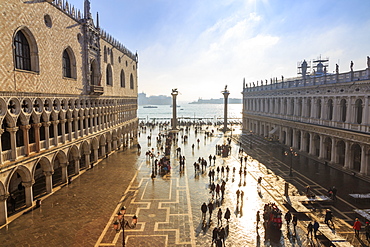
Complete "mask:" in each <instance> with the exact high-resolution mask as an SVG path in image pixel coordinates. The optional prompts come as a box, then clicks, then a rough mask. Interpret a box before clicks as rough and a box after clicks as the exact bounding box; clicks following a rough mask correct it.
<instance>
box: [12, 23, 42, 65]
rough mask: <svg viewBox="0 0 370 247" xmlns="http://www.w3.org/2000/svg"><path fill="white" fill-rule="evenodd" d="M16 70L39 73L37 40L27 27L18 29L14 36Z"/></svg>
mask: <svg viewBox="0 0 370 247" xmlns="http://www.w3.org/2000/svg"><path fill="white" fill-rule="evenodd" d="M13 47H14V49H13V50H14V53H13V54H14V68H16V69H20V70H28V71H35V72H39V55H38V48H37V43H36V39H35V37H34V36H33V34H32V32H31V31H30V30H29V29H28V28H27V27H25V26H22V27H20V28H18V29H17V30H16V31H15V33H14V36H13Z"/></svg>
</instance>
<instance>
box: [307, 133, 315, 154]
mask: <svg viewBox="0 0 370 247" xmlns="http://www.w3.org/2000/svg"><path fill="white" fill-rule="evenodd" d="M308 134H309V135H310V150H309V151H308V153H309V154H310V155H315V141H314V139H313V137H314V136H315V135H314V133H308Z"/></svg>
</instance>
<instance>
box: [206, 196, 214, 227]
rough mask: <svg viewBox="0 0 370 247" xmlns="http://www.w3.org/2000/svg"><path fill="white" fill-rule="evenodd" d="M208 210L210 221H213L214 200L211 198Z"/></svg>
mask: <svg viewBox="0 0 370 247" xmlns="http://www.w3.org/2000/svg"><path fill="white" fill-rule="evenodd" d="M207 206H208V212H209V221H210V222H211V221H212V212H213V207H214V205H213V201H212V200H210V201H209V203H208V205H207Z"/></svg>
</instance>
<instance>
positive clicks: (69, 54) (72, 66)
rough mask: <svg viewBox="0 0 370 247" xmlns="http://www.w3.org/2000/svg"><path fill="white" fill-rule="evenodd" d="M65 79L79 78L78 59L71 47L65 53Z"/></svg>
mask: <svg viewBox="0 0 370 247" xmlns="http://www.w3.org/2000/svg"><path fill="white" fill-rule="evenodd" d="M62 63H63V77H66V78H77V71H76V59H75V56H74V54H73V51H72V49H71V48H70V47H68V48H67V49H65V50H64V51H63V62H62Z"/></svg>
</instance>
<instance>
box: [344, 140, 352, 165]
mask: <svg viewBox="0 0 370 247" xmlns="http://www.w3.org/2000/svg"><path fill="white" fill-rule="evenodd" d="M344 143H345V144H346V150H345V153H346V156H345V159H344V168H347V169H348V168H351V166H352V162H351V157H352V152H351V150H350V146H351V143H350V142H349V141H347V140H345V141H344Z"/></svg>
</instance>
